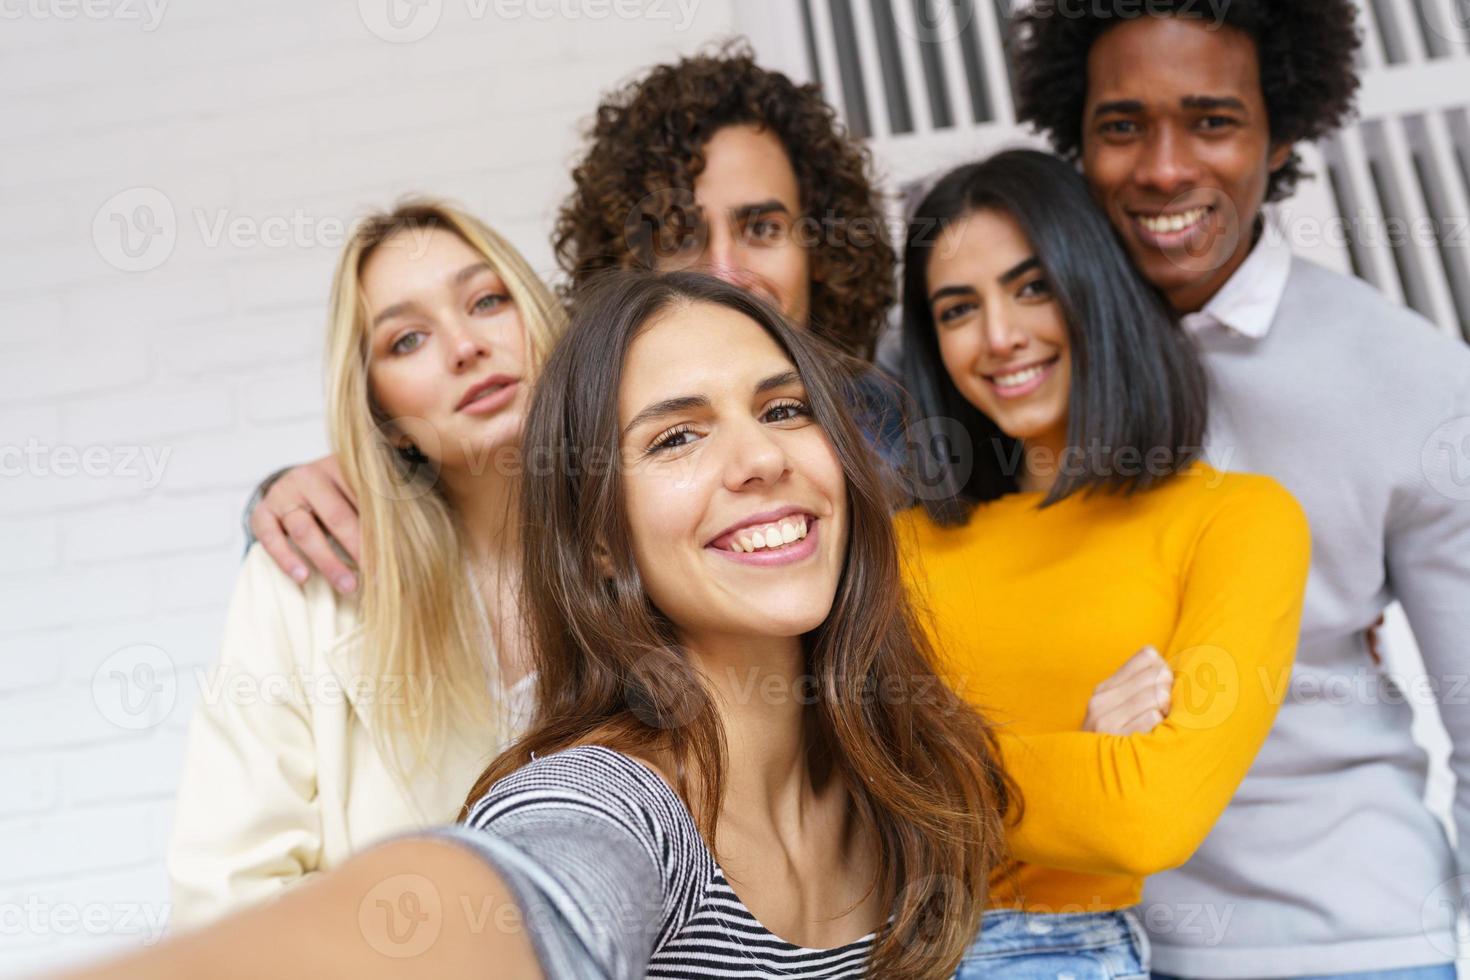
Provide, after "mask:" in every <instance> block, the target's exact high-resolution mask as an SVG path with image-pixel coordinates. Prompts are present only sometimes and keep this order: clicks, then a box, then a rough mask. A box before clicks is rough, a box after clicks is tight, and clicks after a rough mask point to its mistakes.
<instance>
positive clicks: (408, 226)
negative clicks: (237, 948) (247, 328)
mask: <svg viewBox="0 0 1470 980" xmlns="http://www.w3.org/2000/svg"><path fill="white" fill-rule="evenodd" d="M563 325H564V314H563V312H562V310H561V308H560V307H559V306H558V304H557V303H556V301H555V300H554V299H553V297H552V296H551V294H550V292H549V291H548V290H547V289H546V287H545V285H544V284H542V283H541V282H540V281H539V280H538V279H537V277H536V276H535V274H534V273H533V272H532V271H531V269H530V268H529V266H528V265H527V264H526V262H525V260H524V259H522V258H521V256H520V255H519V254H518V253H517V252H516V251H515V249H514V248H513V247H512V246H511V245H509V244H508V243H507V242H506V241H505V240H503V239H502V238H500V237H499V236H498V235H496V234H495V233H494V232H493V231H492V230H491V229H489V228H488V227H486V226H485V225H484V224H482V223H481V222H479V221H477V220H476V219H474V218H473V217H471V216H469V215H467V214H464V213H462V212H460V211H458V210H455V209H453V208H451V207H448V206H446V205H444V204H439V203H435V202H412V203H408V204H405V205H402V206H400V207H398V208H396V209H394V210H393V211H391V212H387V213H382V214H377V215H373V216H371V217H369V218H367V219H366V220H364V221H363V222H362V223H361V224H360V225H359V227H358V228H357V229H356V231H355V232H354V235H353V238H352V240H351V241H350V242H349V244H348V246H347V248H346V249H345V250H344V252H343V254H342V257H341V260H340V262H339V264H338V268H337V273H336V277H335V281H334V284H333V288H332V296H331V315H330V325H329V337H328V354H327V361H328V364H327V375H328V379H327V380H328V384H327V391H328V395H327V398H328V411H327V415H328V424H329V427H330V429H331V441H332V446H333V451H334V454H335V457H336V460H337V463H338V466H339V467H340V474H341V478H342V481H343V483H344V485H345V488H346V489H347V490H348V491H349V492H350V493H351V494H352V495H353V497H354V498H355V500H356V503H357V505H358V509H359V512H360V514H361V541H360V548H361V551H360V554H361V562H360V564H359V567H358V568H357V569H356V573H357V575H358V577H359V579H360V581H359V587H358V588H357V589H355V590H354V591H353V592H352V593H351V594H348V595H344V594H341V593H338V592H337V591H335V590H334V589H333V588H331V587H330V585H329V584H328V583H327V582H326V581H325V580H323V579H322V578H321V577H319V576H318V577H315V578H313V579H311V580H310V581H306V582H304V583H303V584H300V585H298V583H297V582H296V581H293V580H292V579H291V577H289V576H288V575H287V574H286V573H285V572H283V571H282V570H281V569H280V568H279V567H278V566H277V564H276V563H275V562H274V561H273V560H272V559H271V557H270V556H269V555H268V554H267V553H266V551H265V549H264V548H263V546H262V545H259V544H257V545H254V546H252V548H251V550H250V552H249V554H248V555H247V556H246V559H245V562H244V566H243V568H242V570H241V572H240V578H239V581H238V583H237V585H236V589H235V594H234V598H233V600H232V602H231V605H230V610H229V615H228V619H227V622H226V627H225V636H224V642H223V649H222V653H221V656H220V661H219V664H218V666H217V668H216V669H215V671H214V672H213V673H212V674H211V675H210V676H209V677H208V678H207V679H206V681H205V683H204V684H202V685H201V697H200V702H199V706H198V708H197V711H196V714H195V717H194V719H193V723H192V726H191V729H190V733H189V743H188V749H187V752H186V756H185V760H184V771H183V776H182V780H181V783H180V788H179V797H178V810H177V815H176V817H175V822H174V828H173V838H172V841H171V844H170V848H169V855H168V867H169V875H170V878H171V881H172V885H173V903H174V904H173V922H174V924H175V925H186V926H187V925H195V924H199V923H202V922H204V921H207V920H209V919H212V918H215V917H216V916H218V915H220V914H221V913H224V912H227V911H231V910H234V909H236V908H239V907H241V906H245V905H249V904H253V903H256V902H259V901H261V900H263V899H266V898H269V897H271V896H273V895H276V894H278V893H279V892H281V891H282V890H284V889H286V888H288V887H290V886H292V885H294V884H296V883H298V882H300V881H302V880H304V879H306V878H308V877H310V876H312V875H314V874H316V873H318V872H321V871H325V870H328V869H330V868H332V867H334V866H335V865H337V864H340V863H341V862H342V861H343V860H344V859H345V858H346V857H347V856H348V855H349V854H351V853H352V852H354V851H356V850H358V849H359V848H361V847H362V846H364V845H365V844H368V843H370V842H372V841H374V840H377V839H379V838H382V837H384V836H387V835H389V834H391V833H394V832H397V831H401V830H404V829H408V828H412V827H419V826H426V825H429V824H436V823H446V822H450V821H453V820H455V819H456V818H457V817H459V815H460V806H461V803H462V802H463V800H464V798H465V793H466V791H467V790H468V788H469V787H470V785H471V784H472V783H473V782H474V780H475V777H476V776H477V775H479V773H480V772H481V771H482V770H483V769H484V767H485V765H486V763H487V762H488V761H489V760H490V759H492V758H494V757H495V756H496V755H497V754H498V753H499V752H500V750H501V749H502V748H503V747H504V745H505V744H506V742H507V740H508V738H509V737H510V736H511V735H512V734H513V732H514V731H515V730H516V729H517V728H518V727H519V725H520V723H521V721H523V719H522V718H519V717H518V715H520V714H521V713H522V712H519V711H518V710H517V707H516V706H517V704H519V703H522V702H523V701H524V699H525V698H526V697H528V696H529V695H528V694H526V693H524V692H525V688H526V685H524V684H520V681H521V680H523V678H524V675H525V667H524V665H523V649H522V647H523V643H522V640H521V637H520V630H519V628H518V619H517V617H516V616H515V609H516V603H515V601H514V593H515V581H514V572H513V569H514V567H515V556H516V554H517V549H518V547H519V520H518V516H517V512H518V507H517V503H516V501H517V492H518V486H519V479H518V474H519V470H520V464H519V447H520V439H521V425H522V421H523V416H524V414H525V411H526V408H527V406H528V405H529V403H530V389H531V383H532V381H533V380H534V378H535V376H536V374H537V372H538V370H539V367H540V365H541V363H542V361H543V359H544V357H545V356H546V354H547V353H548V352H549V350H550V348H551V346H552V344H553V343H554V341H555V340H556V339H557V337H558V336H559V335H560V334H561V332H562V329H563ZM307 516H310V515H307ZM356 543H357V542H354V544H356ZM518 685H519V687H518Z"/></svg>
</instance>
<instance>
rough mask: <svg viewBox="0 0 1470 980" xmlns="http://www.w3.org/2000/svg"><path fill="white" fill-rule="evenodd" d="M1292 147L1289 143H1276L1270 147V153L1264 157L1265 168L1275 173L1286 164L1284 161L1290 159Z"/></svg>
mask: <svg viewBox="0 0 1470 980" xmlns="http://www.w3.org/2000/svg"><path fill="white" fill-rule="evenodd" d="M1293 149H1294V147H1293V146H1292V144H1290V143H1277V144H1275V145H1274V146H1272V147H1271V155H1270V156H1268V157H1266V168H1267V169H1268V170H1269V171H1270V172H1271V173H1273V174H1274V173H1275V172H1276V171H1278V170H1280V169H1281V168H1282V167H1284V166H1286V161H1288V160H1290V159H1291V151H1292V150H1293Z"/></svg>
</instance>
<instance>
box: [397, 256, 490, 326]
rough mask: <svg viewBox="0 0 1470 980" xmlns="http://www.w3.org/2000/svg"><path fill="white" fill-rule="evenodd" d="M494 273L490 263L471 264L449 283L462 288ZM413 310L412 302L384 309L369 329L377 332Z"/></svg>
mask: <svg viewBox="0 0 1470 980" xmlns="http://www.w3.org/2000/svg"><path fill="white" fill-rule="evenodd" d="M494 271H495V269H494V267H493V266H491V265H490V263H489V262H471V263H470V264H469V265H467V266H465V267H464V268H463V269H460V270H459V271H458V272H456V273H455V274H454V275H452V276H450V277H449V281H450V283H451V284H452V285H455V286H462V285H464V284H465V283H466V282H468V281H469V280H471V279H473V278H474V277H475V276H477V275H479V274H480V273H481V272H494ZM412 308H413V303H412V302H403V303H394V304H393V305H392V306H387V307H384V308H383V310H382V311H381V312H380V313H379V314H378V315H377V316H375V317H373V322H372V326H371V327H369V328H368V329H370V330H376V329H377V328H378V327H380V326H382V325H383V323H384V322H385V321H387V320H391V319H393V318H394V317H395V316H401V315H402V314H404V313H407V312H408V311H409V310H410V309H412Z"/></svg>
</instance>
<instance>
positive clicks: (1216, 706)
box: [1000, 477, 1311, 876]
mask: <svg viewBox="0 0 1470 980" xmlns="http://www.w3.org/2000/svg"><path fill="white" fill-rule="evenodd" d="M1310 555H1311V534H1310V531H1309V529H1308V525H1307V520H1306V516H1305V515H1304V514H1303V512H1302V509H1301V507H1300V505H1298V504H1297V502H1296V500H1295V498H1293V497H1292V496H1291V495H1290V494H1289V493H1288V492H1287V491H1286V490H1285V489H1284V488H1282V487H1281V486H1280V485H1279V484H1277V483H1276V482H1275V481H1273V480H1270V479H1269V478H1266V477H1252V478H1251V479H1250V480H1249V481H1245V482H1242V484H1241V485H1240V488H1239V489H1238V490H1236V491H1235V492H1233V493H1232V494H1230V495H1229V496H1228V497H1227V498H1225V500H1224V501H1222V503H1221V504H1220V505H1219V506H1218V507H1217V509H1216V510H1215V511H1214V512H1213V514H1212V515H1211V516H1210V517H1208V518H1207V520H1206V521H1205V523H1204V524H1203V526H1202V528H1201V530H1200V532H1199V533H1198V535H1197V536H1196V538H1195V541H1194V546H1193V551H1192V554H1190V556H1189V558H1188V561H1187V563H1186V566H1185V568H1184V570H1183V572H1182V575H1183V579H1182V582H1181V586H1182V589H1181V604H1180V610H1179V618H1178V624H1177V626H1176V628H1175V631H1174V635H1173V637H1172V638H1171V640H1170V642H1169V643H1168V645H1167V647H1166V648H1164V649H1162V650H1161V652H1162V653H1163V654H1164V657H1165V659H1166V660H1167V661H1168V663H1169V665H1170V666H1171V667H1172V668H1173V670H1174V688H1173V706H1172V708H1171V711H1170V714H1169V717H1168V718H1166V719H1165V720H1164V722H1163V723H1162V724H1160V725H1158V726H1156V727H1155V728H1154V730H1153V731H1152V732H1148V733H1144V734H1136V735H1127V736H1118V735H1100V734H1096V733H1091V732H1056V733H1048V734H1041V735H1020V734H1015V733H1003V734H1001V736H1000V743H1001V752H1002V754H1003V756H1004V760H1005V764H1006V766H1007V768H1008V769H1009V770H1010V772H1011V774H1012V775H1013V776H1014V777H1015V779H1016V781H1017V783H1018V784H1019V786H1020V789H1021V795H1022V798H1023V800H1024V804H1025V810H1024V816H1023V818H1022V820H1021V823H1020V825H1019V826H1018V827H1017V828H1016V830H1015V832H1014V833H1013V835H1012V839H1011V846H1012V850H1013V853H1014V855H1015V857H1017V858H1019V859H1020V860H1023V861H1027V862H1031V863H1034V864H1043V865H1049V866H1052V867H1058V868H1065V869H1068V870H1072V871H1079V872H1084V873H1091V874H1128V875H1135V876H1144V875H1150V874H1154V873H1156V872H1159V871H1163V870H1166V869H1168V868H1172V867H1177V866H1178V865H1181V864H1183V863H1184V862H1185V861H1187V860H1188V859H1189V857H1190V856H1191V855H1192V854H1193V853H1194V851H1195V850H1196V849H1197V848H1198V847H1199V845H1200V844H1201V843H1202V842H1203V841H1204V839H1205V836H1206V834H1208V833H1209V831H1210V828H1211V827H1212V826H1213V825H1214V823H1215V821H1216V820H1217V819H1218V818H1219V816H1220V814H1221V813H1222V812H1223V811H1224V809H1225V807H1226V805H1227V804H1228V803H1229V802H1230V798H1231V797H1232V796H1233V795H1234V794H1235V790H1236V788H1237V787H1238V786H1239V785H1240V781H1241V780H1242V779H1244V778H1245V774H1246V771H1247V770H1248V769H1249V768H1250V765H1251V763H1252V761H1253V760H1254V759H1255V756H1256V753H1257V752H1258V751H1259V750H1260V748H1261V745H1262V743H1264V741H1265V739H1266V735H1267V734H1268V733H1269V731H1270V729H1271V725H1272V722H1273V721H1274V720H1275V717H1276V712H1277V710H1278V709H1279V708H1280V706H1281V702H1282V701H1283V700H1284V698H1285V696H1286V692H1287V686H1288V684H1289V683H1290V676H1291V666H1292V661H1293V658H1294V657H1295V653H1296V644H1297V631H1298V628H1299V625H1300V622H1301V613H1302V602H1303V598H1304V595H1305V589H1306V579H1307V570H1308V566H1309V563H1310Z"/></svg>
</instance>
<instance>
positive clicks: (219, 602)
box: [149, 498, 245, 641]
mask: <svg viewBox="0 0 1470 980" xmlns="http://www.w3.org/2000/svg"><path fill="white" fill-rule="evenodd" d="M244 505H245V499H244V498H241V500H240V501H239V507H238V509H237V511H236V514H237V516H236V519H235V521H234V524H235V525H239V524H240V523H241V520H242V519H243V515H244ZM232 532H233V528H232ZM238 533H239V535H240V538H241V540H243V538H244V532H243V531H240V532H238ZM242 557H243V553H242V550H241V549H240V548H239V547H236V545H235V541H233V540H232V541H231V542H230V544H229V545H228V546H226V547H224V548H220V549H213V550H211V551H210V552H209V553H208V554H206V555H197V556H196V555H184V556H179V557H174V558H166V559H160V560H156V561H151V562H149V567H150V568H151V569H152V571H153V574H154V576H155V577H156V579H157V581H158V606H159V609H160V610H162V611H163V612H166V613H173V612H186V611H191V610H200V609H209V610H223V608H224V604H225V601H226V600H227V599H228V598H229V596H230V592H231V590H232V589H233V588H234V585H235V578H236V577H237V576H238V575H239V573H240V562H241V559H242ZM213 639H214V637H213V636H211V637H210V640H211V641H212V640H213Z"/></svg>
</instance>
